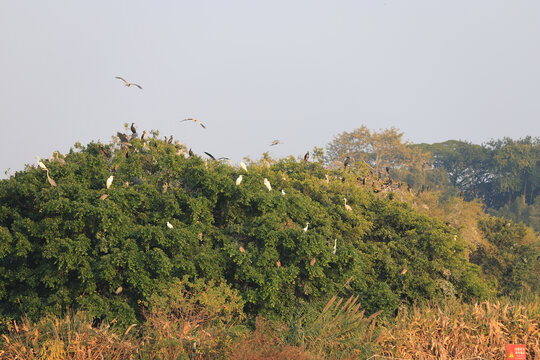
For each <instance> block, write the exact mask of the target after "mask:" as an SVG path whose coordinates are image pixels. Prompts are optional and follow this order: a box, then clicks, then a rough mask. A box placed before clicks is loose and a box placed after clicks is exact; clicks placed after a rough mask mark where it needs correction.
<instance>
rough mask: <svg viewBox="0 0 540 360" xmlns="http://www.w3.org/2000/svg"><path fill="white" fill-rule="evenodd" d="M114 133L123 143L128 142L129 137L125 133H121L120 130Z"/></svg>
mask: <svg viewBox="0 0 540 360" xmlns="http://www.w3.org/2000/svg"><path fill="white" fill-rule="evenodd" d="M116 135H117V136H118V137H119V138H120V141H121V142H123V143H128V142H129V139H128V137H127V135H126V134H122V133H121V132H117V133H116Z"/></svg>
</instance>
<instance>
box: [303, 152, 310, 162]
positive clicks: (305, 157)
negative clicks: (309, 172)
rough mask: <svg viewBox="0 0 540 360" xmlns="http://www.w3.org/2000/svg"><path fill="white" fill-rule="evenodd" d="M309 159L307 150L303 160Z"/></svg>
mask: <svg viewBox="0 0 540 360" xmlns="http://www.w3.org/2000/svg"><path fill="white" fill-rule="evenodd" d="M308 160H309V151H308V152H307V153H306V155H304V162H307V161H308Z"/></svg>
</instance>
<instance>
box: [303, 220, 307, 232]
mask: <svg viewBox="0 0 540 360" xmlns="http://www.w3.org/2000/svg"><path fill="white" fill-rule="evenodd" d="M308 228H309V223H308V222H307V223H306V227H305V228H303V229H302V230H304V232H306V231H307V230H308Z"/></svg>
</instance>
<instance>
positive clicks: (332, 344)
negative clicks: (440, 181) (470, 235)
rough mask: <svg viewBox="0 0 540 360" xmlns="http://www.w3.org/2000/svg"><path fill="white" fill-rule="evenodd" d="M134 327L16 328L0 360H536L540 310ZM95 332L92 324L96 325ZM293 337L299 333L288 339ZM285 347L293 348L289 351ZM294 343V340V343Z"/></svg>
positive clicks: (461, 307)
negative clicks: (293, 324) (381, 359)
mask: <svg viewBox="0 0 540 360" xmlns="http://www.w3.org/2000/svg"><path fill="white" fill-rule="evenodd" d="M177 300H178V299H177ZM182 300H183V301H184V303H178V302H176V303H175V304H173V305H174V307H173V308H172V311H163V310H162V309H161V310H158V311H156V312H153V313H149V314H147V319H146V321H145V322H143V323H142V324H141V325H140V326H135V325H132V326H129V327H128V328H127V329H126V328H120V327H119V326H117V325H116V324H115V323H114V322H112V323H110V324H101V325H99V326H97V327H93V326H92V319H91V318H90V317H89V316H88V315H87V314H86V313H84V312H77V313H74V314H70V315H66V316H65V317H53V316H47V317H44V318H43V319H41V320H40V321H39V322H38V323H32V322H30V321H28V320H26V319H23V320H22V321H20V322H13V323H12V326H11V329H10V330H9V331H8V332H7V333H5V334H2V335H1V340H0V358H1V359H28V360H33V359H52V360H54V359H58V360H60V359H73V360H91V359H92V360H93V359H96V360H97V359H111V360H112V359H222V358H227V359H248V360H259V359H261V360H262V359H275V360H285V359H292V358H294V359H300V360H302V359H367V358H368V357H370V356H372V355H374V354H379V355H384V356H388V357H397V358H410V359H427V360H429V359H440V360H445V359H465V358H471V357H474V356H478V357H482V358H486V359H502V358H503V357H504V349H505V344H508V343H525V344H527V356H528V358H530V359H535V358H539V357H540V316H539V315H540V304H539V302H538V301H537V299H535V300H532V301H529V302H524V303H511V302H508V301H496V302H482V303H477V304H463V303H460V302H458V301H455V302H450V303H447V304H445V305H438V306H413V307H411V308H404V309H403V310H402V311H401V312H400V313H399V314H398V316H397V317H396V318H395V319H378V317H377V314H374V315H371V316H369V317H367V316H364V313H363V311H362V310H360V304H358V303H357V302H356V299H355V298H353V297H350V298H348V299H345V298H339V297H336V296H334V297H333V298H332V299H331V300H330V301H329V302H328V303H327V305H326V307H325V308H324V309H323V310H322V311H321V312H320V313H319V315H318V317H316V318H315V319H313V320H312V321H310V322H306V323H305V324H304V326H303V327H302V328H296V329H294V330H292V329H290V328H288V327H287V326H286V325H285V324H283V323H277V322H275V321H268V320H265V319H263V318H258V319H257V321H256V323H255V329H254V330H251V331H250V330H247V328H246V327H243V326H238V325H236V324H235V322H234V321H233V319H232V318H231V317H230V315H231V312H229V313H225V318H224V319H223V321H221V320H220V319H218V318H217V317H216V316H217V314H219V313H220V311H221V310H223V309H225V307H226V306H227V304H220V305H219V306H218V307H217V308H215V307H214V308H212V309H210V308H209V306H207V305H206V306H194V304H193V302H190V301H189V300H188V299H187V298H184V299H182ZM94 325H95V324H94ZM291 332H295V333H294V334H291ZM286 338H289V339H291V338H295V339H296V340H295V341H292V342H291V343H288V342H287V341H286V340H285V339H286ZM298 339H300V340H298Z"/></svg>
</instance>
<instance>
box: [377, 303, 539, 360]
mask: <svg viewBox="0 0 540 360" xmlns="http://www.w3.org/2000/svg"><path fill="white" fill-rule="evenodd" d="M539 314H540V305H539V303H538V301H532V302H530V303H528V304H525V305H523V304H518V303H509V302H501V301H496V302H482V303H479V304H463V303H459V302H455V303H451V304H447V305H445V306H429V307H426V306H424V307H418V306H413V307H411V308H410V309H408V310H405V311H402V312H401V313H400V314H399V315H398V317H397V318H396V319H395V322H394V321H392V323H390V324H387V325H385V326H384V327H382V330H383V331H382V333H381V335H380V336H379V338H378V340H377V342H378V343H379V344H380V346H381V347H382V349H383V351H382V354H383V355H386V356H395V357H399V358H413V359H426V360H429V359H439V360H445V359H465V358H472V357H474V356H480V357H483V358H486V359H503V358H504V356H505V348H506V344H527V358H528V359H539V358H540V319H539Z"/></svg>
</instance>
